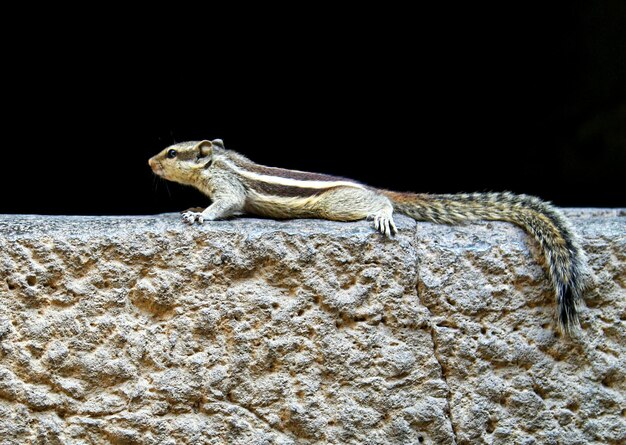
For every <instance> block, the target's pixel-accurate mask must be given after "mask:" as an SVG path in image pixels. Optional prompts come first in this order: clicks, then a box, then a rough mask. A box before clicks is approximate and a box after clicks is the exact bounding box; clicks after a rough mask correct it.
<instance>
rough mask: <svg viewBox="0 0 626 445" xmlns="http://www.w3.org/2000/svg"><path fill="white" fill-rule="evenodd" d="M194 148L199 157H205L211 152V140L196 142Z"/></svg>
mask: <svg viewBox="0 0 626 445" xmlns="http://www.w3.org/2000/svg"><path fill="white" fill-rule="evenodd" d="M195 149H196V150H197V151H198V152H199V154H200V156H199V157H201V158H205V157H207V156H211V154H213V143H212V142H211V141H202V142H198V145H196V147H195Z"/></svg>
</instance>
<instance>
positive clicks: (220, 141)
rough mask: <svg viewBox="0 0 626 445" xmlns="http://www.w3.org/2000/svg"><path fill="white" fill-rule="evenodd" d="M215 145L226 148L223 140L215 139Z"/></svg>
mask: <svg viewBox="0 0 626 445" xmlns="http://www.w3.org/2000/svg"><path fill="white" fill-rule="evenodd" d="M212 142H213V145H217V146H218V147H220V148H224V141H223V140H221V139H213V141H212Z"/></svg>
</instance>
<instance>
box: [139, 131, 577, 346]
mask: <svg viewBox="0 0 626 445" xmlns="http://www.w3.org/2000/svg"><path fill="white" fill-rule="evenodd" d="M148 163H149V165H150V167H151V168H152V170H153V172H154V173H156V174H157V175H158V176H161V177H163V178H165V179H167V180H170V181H175V182H178V183H181V184H185V185H190V186H193V187H195V188H197V189H198V190H200V191H201V192H202V193H204V194H205V195H207V196H209V198H211V200H212V204H211V205H210V206H209V207H207V208H206V209H205V210H204V211H202V212H196V211H187V212H184V213H183V220H184V221H185V222H187V223H189V224H193V223H194V222H198V223H202V222H203V221H205V220H207V221H213V220H218V219H223V218H228V217H230V216H233V215H237V214H242V213H248V214H254V215H261V216H266V217H270V218H277V219H281V218H323V219H329V220H335V221H356V220H361V219H365V218H367V219H369V220H372V221H373V225H374V228H375V229H376V230H378V231H380V232H382V233H383V234H384V235H385V236H387V237H391V236H392V235H394V234H395V233H396V232H397V229H396V225H395V224H394V221H393V212H394V211H396V212H398V213H401V214H404V215H408V216H410V217H411V218H413V219H415V220H418V221H432V222H435V223H443V224H457V223H463V222H466V221H472V220H500V221H509V222H512V223H514V224H517V225H518V226H521V227H522V228H523V229H524V230H526V231H527V232H528V233H529V234H531V235H532V236H533V237H534V238H535V239H536V240H537V241H538V242H539V245H540V246H541V249H542V251H543V254H544V256H545V258H546V261H547V266H548V274H549V277H550V280H551V282H552V285H553V287H554V291H555V294H556V302H557V321H558V327H559V328H560V330H562V331H563V332H564V333H566V334H570V333H572V332H574V331H575V330H576V329H577V328H578V327H579V320H578V306H579V303H580V301H581V298H582V297H581V295H582V291H583V279H582V275H583V270H584V267H585V260H584V255H583V252H582V249H581V248H580V245H579V243H578V240H577V238H576V235H575V234H574V232H573V231H572V229H571V228H570V224H569V222H568V221H567V219H566V218H565V217H564V216H563V215H562V214H561V213H560V212H559V211H558V210H557V209H555V208H554V207H552V206H551V205H550V204H548V203H546V202H544V201H541V200H540V199H538V198H535V197H532V196H526V195H515V194H512V193H508V192H504V193H471V194H451V195H431V194H415V193H399V192H392V191H388V190H380V189H376V188H373V187H369V186H367V185H364V184H361V183H359V182H357V181H353V180H351V179H345V178H338V177H335V176H330V175H324V174H317V173H306V172H301V171H296V170H285V169H282V168H275V167H265V166H262V165H259V164H255V163H254V162H252V161H250V160H249V159H247V158H246V157H244V156H242V155H240V154H239V153H237V152H235V151H232V150H227V149H225V148H224V143H223V141H222V140H220V139H215V140H213V141H208V140H205V141H200V142H182V143H178V144H175V145H172V146H170V147H167V148H166V149H164V150H163V151H161V152H160V153H159V154H157V155H156V156H154V157H152V158H151V159H150V160H149V161H148Z"/></svg>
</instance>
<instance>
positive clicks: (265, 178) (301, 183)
mask: <svg viewBox="0 0 626 445" xmlns="http://www.w3.org/2000/svg"><path fill="white" fill-rule="evenodd" d="M222 161H223V162H224V163H225V164H227V165H228V167H229V168H230V169H232V170H233V171H235V172H236V173H237V174H239V175H241V176H243V177H244V178H248V179H251V180H253V181H260V182H265V183H267V184H276V185H285V186H291V187H301V188H310V189H325V188H330V187H342V186H344V187H356V188H361V189H364V188H365V187H363V186H362V185H361V184H357V183H355V182H350V181H319V180H306V179H293V178H283V177H281V176H271V175H262V174H259V173H254V172H251V171H248V170H244V169H241V168H239V167H237V166H236V165H235V164H233V163H232V162H230V161H229V160H226V159H223V160H222Z"/></svg>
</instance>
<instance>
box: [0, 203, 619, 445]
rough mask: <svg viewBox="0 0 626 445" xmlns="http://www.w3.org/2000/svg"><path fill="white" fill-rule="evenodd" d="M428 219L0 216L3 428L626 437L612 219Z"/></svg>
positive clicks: (38, 434) (86, 435)
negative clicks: (544, 251) (565, 294)
mask: <svg viewBox="0 0 626 445" xmlns="http://www.w3.org/2000/svg"><path fill="white" fill-rule="evenodd" d="M568 214H569V216H570V217H571V218H572V220H573V222H574V226H575V227H576V229H577V230H578V231H579V232H580V234H581V236H582V238H583V246H584V248H585V250H586V252H587V255H588V257H589V263H590V266H591V271H592V272H593V273H590V275H589V282H590V286H589V290H588V291H587V293H586V305H587V308H586V309H584V310H583V313H582V323H583V328H584V331H583V333H582V334H581V335H580V336H579V337H577V338H573V339H568V338H563V337H559V336H558V335H555V334H554V330H553V321H552V320H553V315H554V312H555V308H554V303H553V297H552V293H551V290H550V287H549V285H548V282H547V280H546V278H545V276H544V272H543V269H542V267H541V264H540V261H541V258H540V255H539V251H538V248H537V246H536V244H535V243H534V242H533V241H532V240H531V239H530V238H529V237H528V236H526V235H525V234H524V233H523V232H522V231H521V230H520V229H518V228H516V227H514V226H512V225H510V224H506V223H493V222H492V223H476V224H472V225H467V226H455V227H449V226H439V225H435V224H429V223H417V224H416V223H415V222H414V221H412V220H410V219H408V218H404V217H399V218H398V220H397V223H398V227H399V229H400V233H399V235H398V236H397V237H396V238H395V239H393V240H386V239H384V238H383V237H382V236H380V235H379V234H377V233H375V232H374V231H373V230H372V229H371V228H370V225H369V223H367V222H358V223H337V222H330V221H317V220H310V221H304V220H299V221H272V220H260V219H243V218H242V219H236V220H232V221H223V222H214V223H205V224H204V225H203V226H201V227H188V226H184V225H183V224H182V223H181V222H180V220H179V216H178V215H158V216H150V217H41V216H17V215H4V216H0V444H21V443H51V444H56V443H59V444H93V443H114V444H175V443H193V444H205V443H206V444H307V443H337V444H343V443H349V444H419V443H425V444H429V443H441V444H451V443H460V444H474V443H519V444H532V443H537V444H539V443H542V444H543V443H547V444H551V443H553V444H557V443H558V444H586V443H615V444H617V443H624V441H625V440H626V421H625V419H624V410H625V409H626V400H625V393H626V391H625V389H626V388H625V387H626V384H625V382H626V378H625V374H626V358H625V357H626V354H625V353H624V352H625V351H624V349H625V345H626V331H625V329H624V320H625V319H626V301H625V298H624V296H625V291H624V287H625V285H626V270H625V269H626V258H625V257H626V218H625V217H624V213H623V212H622V211H620V210H570V211H568Z"/></svg>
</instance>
